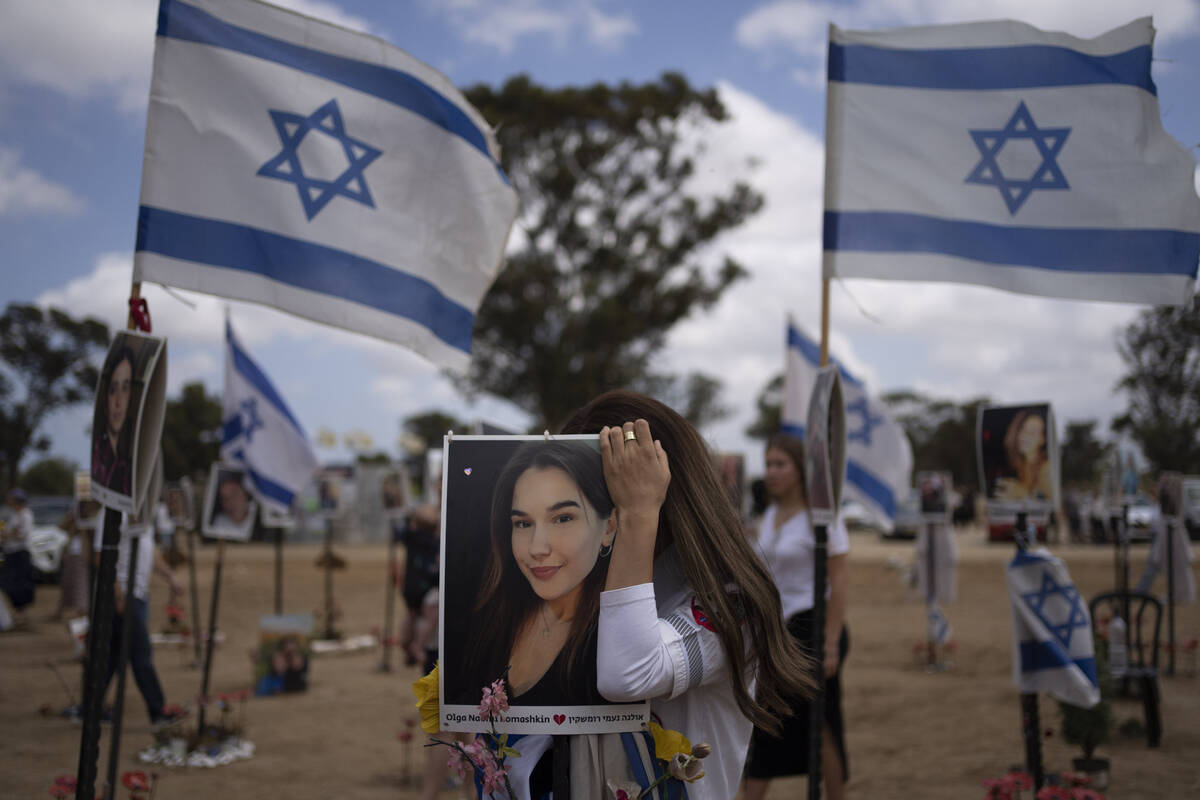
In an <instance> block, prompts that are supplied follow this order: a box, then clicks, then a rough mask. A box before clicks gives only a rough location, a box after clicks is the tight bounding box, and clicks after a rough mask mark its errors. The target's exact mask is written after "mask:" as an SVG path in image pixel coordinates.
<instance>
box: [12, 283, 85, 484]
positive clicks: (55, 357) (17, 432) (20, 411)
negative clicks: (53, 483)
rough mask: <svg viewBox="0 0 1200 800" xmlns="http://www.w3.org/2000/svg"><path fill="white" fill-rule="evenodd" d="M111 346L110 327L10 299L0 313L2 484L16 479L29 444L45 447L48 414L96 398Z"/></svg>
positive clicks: (56, 310)
mask: <svg viewBox="0 0 1200 800" xmlns="http://www.w3.org/2000/svg"><path fill="white" fill-rule="evenodd" d="M107 347H108V326H107V325H105V324H104V323H103V322H100V321H99V320H96V319H92V318H91V317H88V318H86V319H82V320H77V319H74V318H73V317H71V316H70V315H68V314H67V313H66V312H65V311H60V310H59V309H56V308H51V309H49V310H45V311H43V310H42V309H40V308H38V307H37V306H32V305H23V304H20V303H10V304H9V306H8V307H7V308H6V309H5V310H4V315H3V316H0V359H3V365H2V366H0V484H2V485H3V486H5V487H9V486H13V485H15V484H16V481H17V475H18V470H19V468H20V464H21V459H22V458H24V456H25V454H26V452H28V451H29V450H30V449H33V450H36V451H39V452H45V451H46V450H48V449H49V447H50V440H49V439H48V438H47V437H45V436H38V429H39V428H40V427H41V425H42V422H43V421H45V419H46V415H48V414H49V413H51V412H52V411H57V410H58V409H62V408H68V407H70V406H73V405H76V404H78V403H82V402H85V401H88V400H91V399H93V397H94V396H95V392H96V383H97V381H98V379H99V375H100V372H99V369H98V367H97V366H96V363H95V360H94V359H96V358H97V357H98V356H101V355H103V353H104V351H105V349H106V348H107Z"/></svg>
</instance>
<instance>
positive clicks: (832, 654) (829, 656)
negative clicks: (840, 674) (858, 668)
mask: <svg viewBox="0 0 1200 800" xmlns="http://www.w3.org/2000/svg"><path fill="white" fill-rule="evenodd" d="M838 663H839V658H838V643H837V642H834V643H833V646H832V647H830V646H829V644H828V643H826V645H825V660H824V662H823V666H824V668H825V677H826V678H832V677H833V676H834V675H836V674H837V671H838Z"/></svg>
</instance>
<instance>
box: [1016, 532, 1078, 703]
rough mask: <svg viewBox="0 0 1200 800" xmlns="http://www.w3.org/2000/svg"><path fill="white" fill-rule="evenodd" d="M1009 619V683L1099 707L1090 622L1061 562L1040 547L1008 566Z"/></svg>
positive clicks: (1019, 557)
mask: <svg viewBox="0 0 1200 800" xmlns="http://www.w3.org/2000/svg"><path fill="white" fill-rule="evenodd" d="M1008 594H1009V599H1010V600H1011V602H1012V618H1013V682H1014V683H1016V684H1017V686H1018V687H1019V688H1020V690H1021V692H1022V693H1027V694H1031V693H1035V692H1049V693H1050V694H1052V695H1054V696H1055V697H1057V698H1058V699H1060V700H1062V701H1064V702H1067V703H1071V704H1073V705H1077V706H1083V707H1084V708H1091V707H1092V706H1094V705H1096V703H1098V702H1100V685H1099V683H1098V681H1097V679H1096V656H1095V649H1094V647H1093V643H1092V621H1091V617H1090V616H1089V615H1088V607H1087V603H1086V602H1085V601H1084V599H1083V597H1082V596H1081V595H1080V594H1079V590H1078V589H1076V588H1075V584H1074V583H1072V582H1071V575H1070V573H1069V572H1067V567H1066V565H1065V564H1063V562H1062V560H1061V559H1059V558H1056V557H1055V556H1053V555H1051V554H1050V551H1048V550H1047V549H1046V548H1044V547H1039V548H1036V549H1033V550H1026V551H1020V552H1018V553H1017V555H1016V557H1015V558H1014V559H1013V560H1012V562H1011V563H1009V565H1008Z"/></svg>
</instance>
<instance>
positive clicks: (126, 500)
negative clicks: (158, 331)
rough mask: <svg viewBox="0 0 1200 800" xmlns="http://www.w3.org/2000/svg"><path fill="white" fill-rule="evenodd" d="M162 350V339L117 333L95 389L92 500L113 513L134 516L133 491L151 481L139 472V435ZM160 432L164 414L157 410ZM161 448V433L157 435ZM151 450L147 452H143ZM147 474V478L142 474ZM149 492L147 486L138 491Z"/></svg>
mask: <svg viewBox="0 0 1200 800" xmlns="http://www.w3.org/2000/svg"><path fill="white" fill-rule="evenodd" d="M162 349H163V340H162V339H154V338H151V337H148V336H141V335H138V334H134V333H129V332H122V333H118V334H117V335H116V336H115V337H114V338H113V342H112V345H110V346H109V349H108V355H107V356H106V357H105V359H104V366H103V368H102V369H101V370H100V382H99V384H98V385H97V387H96V404H95V408H94V410H93V412H92V469H91V473H92V484H91V492H92V495H93V496H94V497H95V498H96V499H97V500H99V501H100V502H101V503H103V504H104V505H106V506H109V507H110V508H116V509H119V510H121V511H125V512H127V513H133V512H134V510H135V509H134V500H135V498H134V489H135V482H136V480H137V479H138V478H141V479H143V480H145V479H146V478H148V477H149V472H148V470H147V469H146V467H149V466H151V465H149V464H146V465H143V466H142V469H141V471H140V473H139V472H138V464H137V456H138V433H139V431H140V429H141V422H142V417H143V413H144V410H145V409H144V405H145V403H144V401H145V396H146V389H147V385H148V383H149V382H150V377H151V375H152V373H153V371H154V367H155V364H156V361H157V359H158V357H159V354H160V352H161V351H162ZM158 428H159V430H161V409H160V410H159V411H158ZM154 438H155V442H154V447H157V438H158V432H155V433H154ZM142 449H147V448H142ZM143 473H144V474H143ZM138 488H140V489H141V490H142V491H140V492H139V493H138V494H144V493H145V487H144V486H142V487H138ZM138 499H141V498H140V497H139V498H138Z"/></svg>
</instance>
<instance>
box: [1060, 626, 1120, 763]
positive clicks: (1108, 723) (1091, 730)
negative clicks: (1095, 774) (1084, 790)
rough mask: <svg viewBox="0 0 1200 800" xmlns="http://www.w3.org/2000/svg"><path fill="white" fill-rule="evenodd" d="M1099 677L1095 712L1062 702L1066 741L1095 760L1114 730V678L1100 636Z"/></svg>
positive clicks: (1093, 709)
mask: <svg viewBox="0 0 1200 800" xmlns="http://www.w3.org/2000/svg"><path fill="white" fill-rule="evenodd" d="M1095 651H1096V677H1097V682H1098V683H1099V685H1100V702H1099V703H1097V704H1096V705H1094V706H1092V707H1091V708H1083V707H1082V706H1076V705H1072V704H1071V703H1065V702H1063V701H1061V700H1060V701H1059V702H1058V709H1059V712H1060V713H1061V714H1062V737H1063V739H1064V740H1066V741H1067V742H1070V743H1071V744H1077V745H1079V746H1080V747H1081V748H1083V757H1084V758H1086V759H1088V760H1091V758H1092V754H1093V753H1095V752H1096V748H1097V747H1099V746H1100V745H1102V744H1104V743H1105V742H1107V741H1108V737H1109V734H1110V733H1111V732H1112V729H1113V709H1112V691H1113V686H1112V675H1111V674H1110V673H1109V671H1108V642H1106V641H1104V640H1103V639H1101V638H1100V637H1099V636H1097V637H1096V640H1095Z"/></svg>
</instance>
